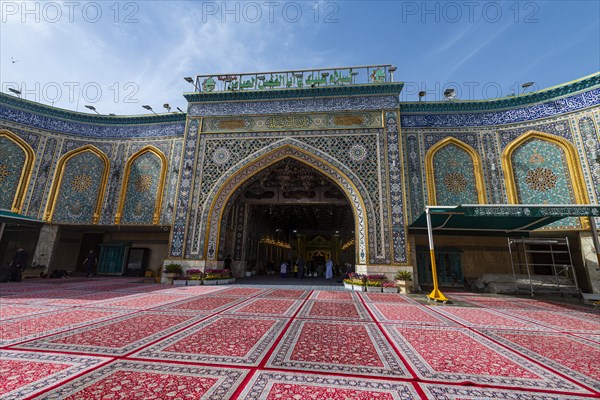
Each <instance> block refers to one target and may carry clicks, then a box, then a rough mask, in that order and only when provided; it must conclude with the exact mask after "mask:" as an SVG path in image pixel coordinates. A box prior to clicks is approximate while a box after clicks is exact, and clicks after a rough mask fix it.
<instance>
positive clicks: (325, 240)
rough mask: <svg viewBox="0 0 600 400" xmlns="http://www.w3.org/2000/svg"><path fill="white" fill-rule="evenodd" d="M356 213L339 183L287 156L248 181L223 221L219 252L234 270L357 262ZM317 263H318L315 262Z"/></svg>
mask: <svg viewBox="0 0 600 400" xmlns="http://www.w3.org/2000/svg"><path fill="white" fill-rule="evenodd" d="M354 226H355V223H354V213H353V210H352V207H351V206H350V204H349V202H348V200H347V199H346V197H345V195H344V193H343V192H342V191H341V189H340V188H339V187H338V185H337V184H336V183H335V182H333V181H332V180H331V179H329V178H328V177H326V176H325V175H324V174H322V173H320V172H319V171H317V170H316V169H314V168H313V167H311V166H308V165H306V164H304V163H302V162H300V161H297V160H295V159H292V158H288V159H285V160H282V161H279V162H278V163H276V164H274V165H272V166H271V167H268V168H266V169H265V170H263V171H261V172H260V173H258V174H256V175H254V176H253V177H252V178H250V179H249V180H248V181H246V182H245V183H244V184H243V185H242V186H241V187H240V188H239V189H238V191H237V192H236V194H235V195H234V196H233V197H232V199H231V200H230V202H229V204H228V209H227V210H226V213H225V218H224V220H223V221H222V225H221V237H222V240H221V243H222V246H221V248H220V251H219V258H220V259H221V260H223V259H225V258H226V257H227V256H228V255H230V256H231V258H232V259H233V263H232V266H233V268H234V270H236V269H237V270H238V272H241V271H242V270H243V271H244V272H245V271H254V272H255V273H257V274H275V273H277V272H278V268H279V265H280V264H281V262H282V261H283V260H289V261H290V262H292V265H293V264H294V261H295V260H297V259H298V257H302V258H303V260H304V261H305V262H307V263H308V262H309V261H313V260H314V262H315V263H316V264H319V265H321V264H324V263H325V261H326V260H327V258H329V257H331V259H332V260H333V262H334V263H335V264H337V265H339V266H340V268H339V269H340V270H343V269H344V267H343V266H344V264H345V263H350V264H352V265H354V263H355V249H354V236H355V234H354ZM315 269H316V268H315Z"/></svg>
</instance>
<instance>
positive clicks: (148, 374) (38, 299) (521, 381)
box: [0, 278, 600, 400]
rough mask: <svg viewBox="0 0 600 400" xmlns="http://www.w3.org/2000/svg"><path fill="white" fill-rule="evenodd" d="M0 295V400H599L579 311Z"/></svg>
mask: <svg viewBox="0 0 600 400" xmlns="http://www.w3.org/2000/svg"><path fill="white" fill-rule="evenodd" d="M0 294H1V295H0V399H33V398H37V399H132V398H139V399H282V400H286V399H293V400H296V399H298V400H303V399H306V400H308V399H335V400H346V399H363V400H371V399H390V400H392V399H407V400H408V399H439V400H442V399H444V400H459V399H461V400H467V399H470V400H475V399H477V400H479V399H498V400H514V399H518V400H551V399H553V400H566V399H570V400H571V399H592V398H595V399H600V316H599V314H598V313H597V311H595V310H593V309H591V308H586V307H584V306H573V305H563V304H561V303H558V302H554V301H539V300H537V299H535V300H534V299H529V298H513V297H507V296H494V297H492V296H485V295H477V294H470V293H455V294H452V296H451V298H454V299H456V300H458V302H459V305H450V304H447V305H435V306H434V305H427V304H426V303H425V302H423V301H422V299H421V298H420V297H419V296H416V295H415V296H406V295H399V294H378V293H357V292H349V291H325V290H304V289H299V288H298V287H290V288H289V289H286V288H283V287H279V288H276V289H262V288H257V287H240V286H235V285H233V286H214V287H213V286H211V287H203V286H195V287H174V286H161V285H151V284H142V283H140V282H139V280H138V279H131V278H93V279H68V280H59V281H40V280H33V281H25V282H21V283H19V284H15V283H7V284H1V285H0ZM418 300H421V301H418ZM465 304H468V306H464V305H465Z"/></svg>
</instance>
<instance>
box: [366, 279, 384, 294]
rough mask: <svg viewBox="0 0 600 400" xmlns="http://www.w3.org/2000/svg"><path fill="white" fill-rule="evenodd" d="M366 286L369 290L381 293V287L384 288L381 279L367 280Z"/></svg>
mask: <svg viewBox="0 0 600 400" xmlns="http://www.w3.org/2000/svg"><path fill="white" fill-rule="evenodd" d="M365 286H366V288H367V292H378V293H381V288H382V283H381V281H367V283H366V285H365Z"/></svg>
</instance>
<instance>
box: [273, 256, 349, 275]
mask: <svg viewBox="0 0 600 400" xmlns="http://www.w3.org/2000/svg"><path fill="white" fill-rule="evenodd" d="M336 269H337V268H336V266H335V265H334V264H333V260H332V259H331V257H330V258H328V259H327V261H326V262H325V264H322V263H317V262H316V261H314V260H313V261H309V262H308V263H305V262H304V260H303V259H302V257H298V258H297V259H296V261H295V262H294V263H293V264H292V263H291V262H290V261H289V260H283V261H282V263H281V265H280V266H279V272H280V274H281V277H282V278H287V277H288V275H290V276H293V277H295V278H300V279H303V278H304V277H322V276H323V272H325V279H333V276H334V273H335V274H337V273H336V272H337V271H336ZM323 270H324V271H323Z"/></svg>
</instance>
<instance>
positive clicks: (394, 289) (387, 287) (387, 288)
mask: <svg viewBox="0 0 600 400" xmlns="http://www.w3.org/2000/svg"><path fill="white" fill-rule="evenodd" d="M382 286H383V287H382V289H383V293H398V285H397V284H396V283H394V282H384V283H383V285H382Z"/></svg>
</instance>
